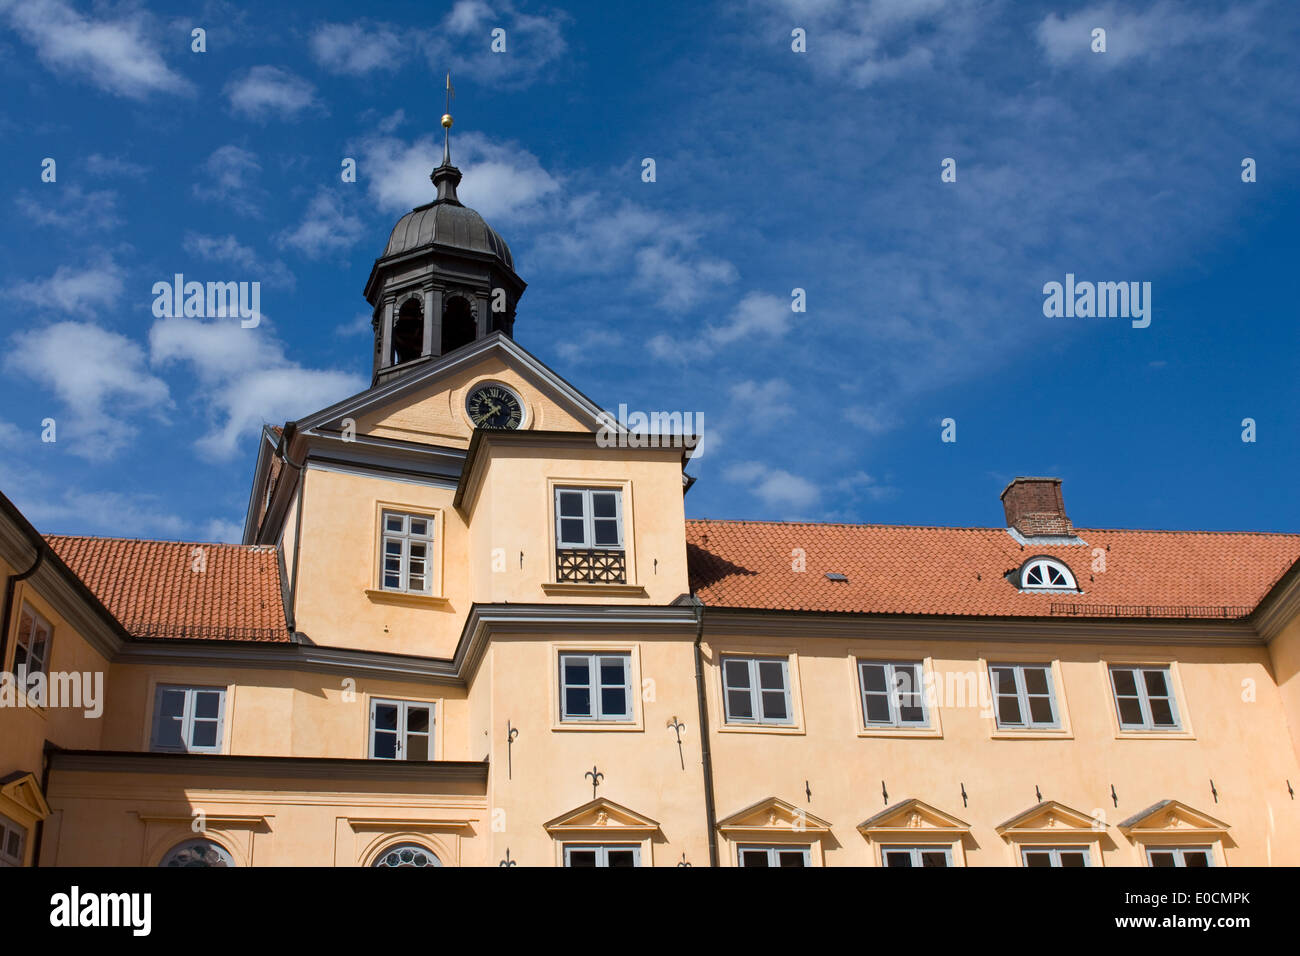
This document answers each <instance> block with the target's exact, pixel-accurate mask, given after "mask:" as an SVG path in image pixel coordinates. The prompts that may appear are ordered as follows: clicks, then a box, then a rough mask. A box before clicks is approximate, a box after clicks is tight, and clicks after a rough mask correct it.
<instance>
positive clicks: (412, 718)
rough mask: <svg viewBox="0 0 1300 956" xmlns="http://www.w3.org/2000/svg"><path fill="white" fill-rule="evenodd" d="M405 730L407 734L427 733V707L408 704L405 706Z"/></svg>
mask: <svg viewBox="0 0 1300 956" xmlns="http://www.w3.org/2000/svg"><path fill="white" fill-rule="evenodd" d="M406 732H407V733H408V734H427V733H428V732H429V708H428V707H422V706H416V705H415V704H408V705H407V707H406Z"/></svg>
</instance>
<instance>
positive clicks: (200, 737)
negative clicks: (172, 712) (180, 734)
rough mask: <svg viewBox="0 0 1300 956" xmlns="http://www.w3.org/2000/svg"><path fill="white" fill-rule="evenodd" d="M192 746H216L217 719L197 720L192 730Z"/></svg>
mask: <svg viewBox="0 0 1300 956" xmlns="http://www.w3.org/2000/svg"><path fill="white" fill-rule="evenodd" d="M190 736H191V738H192V739H191V740H190V746H191V747H215V746H216V745H217V722H216V721H215V720H196V721H195V722H194V727H193V729H192V730H191V732H190Z"/></svg>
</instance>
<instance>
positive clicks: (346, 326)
mask: <svg viewBox="0 0 1300 956" xmlns="http://www.w3.org/2000/svg"><path fill="white" fill-rule="evenodd" d="M373 321H374V316H373V315H371V314H370V313H368V312H358V313H357V314H356V315H354V316H353V317H352V319H351V321H348V322H340V323H339V324H338V325H336V326H334V334H335V335H338V336H341V337H343V338H348V337H351V336H354V335H370V334H371V333H372V332H373V331H374V329H373V327H372V326H371V324H370V323H371V322H373Z"/></svg>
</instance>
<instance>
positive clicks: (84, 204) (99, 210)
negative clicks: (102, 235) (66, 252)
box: [14, 183, 122, 238]
mask: <svg viewBox="0 0 1300 956" xmlns="http://www.w3.org/2000/svg"><path fill="white" fill-rule="evenodd" d="M14 204H15V205H16V206H17V207H18V210H19V211H20V212H21V213H22V214H23V219H24V220H25V221H26V222H30V223H34V224H36V225H38V226H50V227H52V228H55V229H60V230H63V231H64V232H67V233H69V234H70V235H71V236H72V237H73V238H80V237H82V236H84V235H85V234H86V233H87V232H89V231H92V230H99V231H104V230H108V229H112V228H114V227H115V226H118V225H120V224H121V222H122V219H121V217H120V216H118V214H117V193H115V192H114V191H113V190H111V189H99V190H96V191H95V192H89V193H88V192H86V191H85V190H84V189H82V188H81V187H80V186H77V185H67V186H64V185H61V184H56V183H51V184H48V185H46V186H44V187H43V188H41V189H38V190H37V191H36V192H35V194H33V193H30V192H27V191H24V192H22V193H20V194H19V195H18V197H17V198H16V199H15V200H14Z"/></svg>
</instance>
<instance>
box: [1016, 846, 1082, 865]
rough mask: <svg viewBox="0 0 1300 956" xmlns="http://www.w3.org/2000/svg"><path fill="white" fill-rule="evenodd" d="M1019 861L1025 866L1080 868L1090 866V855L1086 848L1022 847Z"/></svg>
mask: <svg viewBox="0 0 1300 956" xmlns="http://www.w3.org/2000/svg"><path fill="white" fill-rule="evenodd" d="M1020 859H1021V861H1022V862H1023V863H1024V865H1025V866H1066V867H1080V866H1091V865H1092V854H1091V852H1090V851H1089V850H1088V848H1087V847H1086V846H1051V847H1048V846H1035V847H1024V848H1023V849H1022V850H1021V851H1020Z"/></svg>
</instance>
